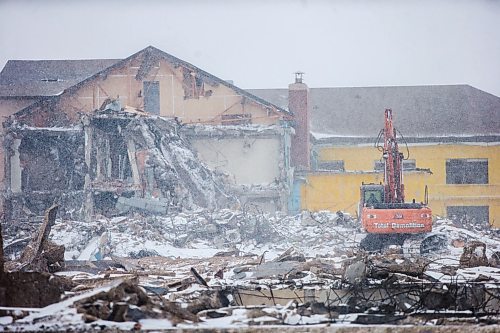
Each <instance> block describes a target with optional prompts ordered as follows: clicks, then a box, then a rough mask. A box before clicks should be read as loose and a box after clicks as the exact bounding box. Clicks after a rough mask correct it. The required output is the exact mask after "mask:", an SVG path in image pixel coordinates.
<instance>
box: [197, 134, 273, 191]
mask: <svg viewBox="0 0 500 333" xmlns="http://www.w3.org/2000/svg"><path fill="white" fill-rule="evenodd" d="M280 140H281V139H280V138H279V137H275V138H266V137H264V138H260V137H243V138H192V139H191V142H192V143H193V147H194V148H195V150H196V151H197V153H198V156H199V157H200V159H201V160H202V161H203V162H204V163H206V164H207V165H208V166H209V167H210V168H212V169H216V170H220V171H222V172H224V173H227V174H228V175H230V179H231V181H232V182H233V183H234V184H237V185H251V184H271V183H273V182H278V181H279V179H280V178H281V173H280V168H279V164H280V157H281V156H282V153H281V152H280Z"/></svg>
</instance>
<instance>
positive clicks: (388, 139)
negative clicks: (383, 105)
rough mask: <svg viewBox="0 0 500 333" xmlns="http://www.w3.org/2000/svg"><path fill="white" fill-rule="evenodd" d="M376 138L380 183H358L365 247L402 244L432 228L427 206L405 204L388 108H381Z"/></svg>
mask: <svg viewBox="0 0 500 333" xmlns="http://www.w3.org/2000/svg"><path fill="white" fill-rule="evenodd" d="M379 138H380V139H382V138H383V145H376V146H377V148H378V149H379V150H380V151H381V152H382V160H383V162H384V184H363V185H361V196H360V197H361V198H360V199H361V200H360V207H359V208H360V209H359V210H360V217H361V224H362V226H363V228H364V229H365V231H366V232H367V233H368V236H370V237H366V238H365V242H364V243H363V242H362V244H361V245H362V247H365V248H368V250H370V249H371V250H373V248H377V249H379V247H381V246H383V245H385V244H384V243H386V242H396V243H398V244H399V245H402V244H403V242H404V241H405V240H406V239H408V238H409V237H410V236H411V235H415V234H424V233H429V232H431V231H432V211H431V209H430V208H429V207H427V206H426V205H425V204H423V203H417V202H415V200H413V202H411V203H405V193H404V185H403V159H404V156H403V154H402V153H401V152H400V151H399V147H398V140H397V136H396V129H395V128H394V124H393V116H392V110H391V109H386V110H385V126H384V129H383V130H382V131H381V133H380V135H379ZM363 244H365V245H363ZM373 244H375V245H373ZM372 245H373V246H372Z"/></svg>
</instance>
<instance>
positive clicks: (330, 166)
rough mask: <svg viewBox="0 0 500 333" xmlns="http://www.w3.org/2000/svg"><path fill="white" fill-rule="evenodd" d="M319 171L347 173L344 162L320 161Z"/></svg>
mask: <svg viewBox="0 0 500 333" xmlns="http://www.w3.org/2000/svg"><path fill="white" fill-rule="evenodd" d="M318 170H328V171H342V172H344V171H345V167H344V161H343V160H333V161H318Z"/></svg>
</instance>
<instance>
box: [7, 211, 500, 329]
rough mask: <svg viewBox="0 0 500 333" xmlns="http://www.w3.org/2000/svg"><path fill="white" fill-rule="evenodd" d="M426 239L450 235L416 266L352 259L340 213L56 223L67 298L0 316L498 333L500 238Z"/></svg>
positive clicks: (135, 325) (25, 323)
mask: <svg viewBox="0 0 500 333" xmlns="http://www.w3.org/2000/svg"><path fill="white" fill-rule="evenodd" d="M435 229H436V230H439V231H441V232H445V233H448V234H449V235H451V237H449V238H448V247H447V249H446V251H444V252H442V253H431V254H429V255H426V256H425V257H423V256H420V255H407V254H406V255H405V254H403V253H402V252H401V251H398V249H397V248H389V249H387V251H386V252H384V253H382V254H370V253H365V252H363V251H360V250H359V246H358V245H359V241H360V239H361V238H362V237H363V236H364V235H363V234H362V233H361V232H360V231H359V230H358V226H357V225H356V223H355V222H354V221H352V219H350V217H349V216H348V215H345V214H341V213H340V212H339V213H329V212H320V213H313V214H309V213H303V214H300V215H297V216H285V215H281V214H265V213H262V212H258V211H252V212H250V211H232V210H219V211H216V212H213V211H207V210H198V211H192V212H183V213H177V214H174V213H171V214H167V215H166V216H162V217H152V216H146V217H144V216H141V215H138V214H136V215H131V216H123V217H114V218H101V219H99V220H98V221H96V223H92V224H86V223H83V222H75V221H64V220H57V221H56V223H55V225H54V226H53V227H52V232H51V239H52V240H53V241H54V242H56V243H58V244H64V245H65V246H66V256H68V253H69V254H70V255H71V258H76V259H80V260H67V261H66V267H65V271H62V272H58V273H56V274H58V275H60V276H64V277H66V278H67V279H69V280H70V281H71V282H72V286H71V290H70V291H69V292H68V291H67V292H66V293H65V299H64V300H62V301H61V302H59V303H56V304H52V305H49V306H47V307H45V308H42V309H36V310H34V309H26V311H24V312H22V314H17V315H16V314H15V313H13V312H9V311H7V312H6V313H4V315H6V316H7V317H5V318H11V319H8V321H9V324H8V327H9V328H12V329H31V330H37V329H41V328H42V327H43V328H47V327H50V328H52V329H68V328H72V329H75V330H77V329H82V330H85V329H106V328H115V329H121V330H130V329H162V328H165V329H166V328H174V327H175V328H180V329H182V328H199V329H211V328H239V327H241V328H245V327H247V328H248V327H253V326H256V325H258V326H262V327H274V326H273V325H286V326H291V325H328V326H339V327H340V326H344V325H351V324H357V325H378V324H386V325H426V327H429V328H432V327H439V325H441V324H446V325H458V324H460V325H464V324H467V325H473V324H489V325H493V327H494V326H495V325H498V324H500V268H497V267H495V266H494V265H491V264H490V260H489V259H490V257H493V258H494V255H495V254H496V253H497V252H498V251H500V237H498V236H497V235H496V234H495V233H494V232H492V231H490V230H474V231H470V230H464V229H462V228H460V227H459V226H457V225H455V224H454V223H453V222H452V221H447V220H442V221H438V222H436V225H435ZM9 239H10V241H11V240H12V237H11V238H9ZM478 240H483V241H484V242H479V241H478ZM399 250H401V249H399ZM485 257H486V259H487V260H485ZM471 258H472V259H471ZM67 259H70V258H67ZM97 259H100V260H97ZM491 262H493V261H491ZM486 327H489V326H486Z"/></svg>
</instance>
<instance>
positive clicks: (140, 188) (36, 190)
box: [5, 100, 237, 221]
mask: <svg viewBox="0 0 500 333" xmlns="http://www.w3.org/2000/svg"><path fill="white" fill-rule="evenodd" d="M116 104H118V106H116ZM49 123H50V122H49ZM178 127H179V124H178V123H177V122H176V121H175V120H173V119H165V118H161V117H156V116H150V115H147V114H146V113H144V112H143V111H140V110H136V109H133V108H129V107H125V108H121V107H120V105H119V102H118V101H117V100H113V101H107V102H105V103H104V104H103V107H102V109H101V110H97V111H95V112H94V113H93V114H90V115H86V116H82V118H81V123H77V124H73V125H70V126H66V127H33V126H27V125H26V124H21V123H18V122H17V121H16V120H12V121H11V122H10V123H9V124H7V129H6V131H7V135H6V139H5V145H6V147H7V150H8V151H9V154H8V168H9V169H10V172H8V173H7V174H8V179H7V196H6V202H5V207H6V208H7V209H6V210H5V211H6V212H8V213H9V214H10V215H9V216H6V220H7V221H14V220H15V221H19V220H22V219H24V220H27V219H30V218H31V219H32V218H36V217H37V216H40V215H42V212H43V211H44V210H45V209H46V208H47V207H49V206H50V205H51V204H52V203H54V202H57V203H58V204H59V205H60V207H61V215H62V216H63V217H65V218H70V219H77V220H87V221H90V219H91V217H92V216H94V214H103V215H107V216H110V215H116V214H119V213H124V212H128V211H138V210H139V211H143V212H152V213H163V212H165V211H167V210H169V209H176V210H182V209H194V208H196V207H203V208H209V209H216V208H218V207H226V206H228V205H231V204H235V203H236V202H237V201H236V199H235V197H234V196H233V195H231V194H230V193H229V191H228V189H227V186H226V181H225V179H224V178H225V176H224V175H222V174H221V173H218V172H214V171H212V170H210V169H209V168H208V167H206V166H205V165H204V164H203V163H201V162H200V160H199V159H198V158H197V156H196V153H195V152H194V150H193V149H192V147H191V146H190V143H189V142H188V141H187V140H186V139H185V138H183V136H182V135H181V134H180V133H179V132H178ZM131 198H137V200H130V199H131Z"/></svg>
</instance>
